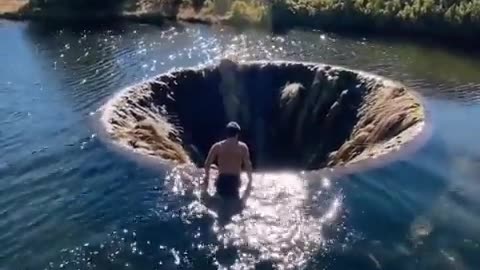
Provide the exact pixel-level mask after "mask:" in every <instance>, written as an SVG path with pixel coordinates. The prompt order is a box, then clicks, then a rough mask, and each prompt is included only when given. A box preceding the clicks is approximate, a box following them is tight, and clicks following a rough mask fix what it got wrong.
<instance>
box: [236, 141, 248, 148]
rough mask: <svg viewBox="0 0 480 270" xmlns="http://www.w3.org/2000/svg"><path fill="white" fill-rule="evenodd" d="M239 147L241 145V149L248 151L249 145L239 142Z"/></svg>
mask: <svg viewBox="0 0 480 270" xmlns="http://www.w3.org/2000/svg"><path fill="white" fill-rule="evenodd" d="M238 145H239V146H240V148H242V149H248V146H247V144H246V143H244V142H238Z"/></svg>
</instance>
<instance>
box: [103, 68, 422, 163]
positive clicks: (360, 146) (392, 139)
mask: <svg viewBox="0 0 480 270" xmlns="http://www.w3.org/2000/svg"><path fill="white" fill-rule="evenodd" d="M103 120H104V121H103V122H104V123H105V125H106V128H107V131H108V132H109V133H110V134H111V135H112V137H113V138H114V139H115V140H116V141H117V142H119V143H120V144H123V145H124V146H127V147H128V148H130V149H133V150H135V151H137V152H140V153H142V154H146V155H149V156H157V157H161V158H163V159H166V160H172V161H175V162H177V163H189V162H191V163H193V164H196V165H197V166H200V167H201V166H202V165H203V162H204V160H205V157H206V155H207V153H208V150H209V148H210V147H211V146H212V145H213V144H214V143H215V142H217V141H219V140H222V139H223V138H224V137H225V136H224V135H225V134H224V129H225V125H226V124H227V123H228V122H229V121H236V122H238V123H239V124H240V125H241V127H242V132H241V140H243V141H245V142H246V143H247V144H248V145H249V148H250V151H251V156H252V160H253V163H254V166H255V167H256V168H257V169H265V170H272V169H280V168H281V169H285V168H288V169H302V170H303V169H308V170H314V169H319V168H323V167H326V166H336V165H345V164H349V163H353V162H356V161H359V160H364V159H368V158H376V157H379V156H382V155H384V154H386V153H388V152H390V151H392V150H393V149H398V148H399V147H400V146H401V145H403V144H404V143H406V142H408V141H410V140H411V139H413V138H414V137H415V136H416V135H418V134H419V132H420V131H421V130H422V127H423V121H424V110H423V107H422V105H421V103H420V102H419V101H418V99H417V98H416V96H415V95H413V94H412V93H411V92H410V91H409V90H408V89H406V88H405V87H404V86H403V85H401V84H399V83H396V82H392V81H390V80H387V79H384V78H380V77H377V76H374V75H371V74H367V73H363V72H357V71H352V70H349V69H345V68H341V67H331V66H328V65H321V64H309V63H299V62H247V63H236V62H233V61H230V60H224V61H221V62H220V63H219V64H217V65H214V66H208V67H202V68H195V69H181V70H176V71H172V72H169V73H165V74H161V75H159V76H157V77H155V78H153V79H151V80H149V81H147V82H144V83H141V84H138V85H135V86H132V87H130V88H128V89H127V90H126V91H124V92H122V93H121V95H119V96H117V97H115V98H114V99H113V100H111V101H110V102H109V103H108V104H107V106H106V109H105V111H104V115H103Z"/></svg>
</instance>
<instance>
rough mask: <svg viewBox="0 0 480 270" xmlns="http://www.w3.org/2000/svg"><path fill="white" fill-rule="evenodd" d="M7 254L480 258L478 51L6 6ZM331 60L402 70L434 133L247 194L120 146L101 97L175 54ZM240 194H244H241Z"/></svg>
mask: <svg viewBox="0 0 480 270" xmlns="http://www.w3.org/2000/svg"><path fill="white" fill-rule="evenodd" d="M0 37H1V39H0V40H1V41H0V63H1V65H0V153H1V155H0V244H1V245H0V246H1V247H2V248H1V250H0V269H224V268H227V269H228V268H232V269H248V268H256V269H271V268H278V269H299V268H306V269H357V270H360V269H389V270H390V269H478V268H479V267H480V258H479V256H478V254H480V197H479V196H478V194H480V183H479V181H480V179H479V178H478V175H480V174H479V173H480V154H479V153H480V143H479V141H478V139H477V138H478V134H479V131H480V125H479V124H478V123H477V121H476V119H477V117H478V116H480V61H479V59H480V57H479V56H478V55H475V54H471V53H470V54H466V53H461V52H457V51H448V50H446V49H442V48H435V47H431V46H430V47H427V46H426V45H418V44H415V43H411V42H406V41H385V40H380V39H373V38H358V37H355V38H353V37H341V36H335V35H332V34H326V33H322V32H305V31H300V30H295V31H291V32H289V33H286V34H284V35H273V34H270V33H266V32H261V31H256V30H248V31H246V32H240V31H236V30H233V29H228V28H221V27H207V26H199V25H177V24H175V25H166V26H162V27H157V26H148V25H139V24H118V25H114V26H102V27H90V26H75V27H72V26H70V27H64V26H57V25H40V24H36V23H27V22H24V23H23V22H8V21H0ZM224 55H235V56H236V57H238V58H240V59H289V60H305V61H314V62H326V63H330V64H337V65H343V66H348V67H351V68H356V69H362V70H367V71H370V72H373V73H377V74H380V75H384V76H388V77H390V78H393V79H396V80H400V81H402V82H403V83H405V84H406V85H408V86H410V87H412V88H413V89H415V90H416V91H418V92H419V93H421V94H422V95H423V96H424V98H425V103H426V106H427V108H428V112H429V120H430V122H431V126H432V136H431V138H430V139H429V140H428V141H427V142H426V144H425V145H424V146H423V147H421V148H420V149H419V150H418V151H417V152H415V153H410V154H408V155H405V156H402V157H401V159H400V160H398V161H395V162H393V163H389V164H386V165H385V166H384V167H382V168H377V169H372V170H368V171H364V172H362V173H357V174H353V175H350V176H343V177H340V178H338V179H327V178H325V177H323V176H321V175H316V174H311V173H308V172H306V173H299V172H295V171H292V172H287V173H265V174H263V173H262V174H256V175H255V183H254V190H253V193H252V195H251V197H249V198H248V200H247V206H246V207H245V209H230V208H232V207H233V206H229V205H216V206H217V207H216V208H215V207H212V209H210V210H209V209H208V208H205V204H204V203H203V202H201V201H199V200H198V198H197V193H196V191H195V190H196V189H195V187H193V186H192V185H193V184H192V183H195V181H196V180H195V179H196V178H195V177H196V176H195V175H193V182H191V181H186V180H185V179H189V178H188V177H180V176H181V174H182V173H181V172H178V171H173V172H172V171H171V170H170V169H169V168H163V167H162V168H160V167H152V166H150V165H147V164H143V163H142V162H139V161H136V160H135V159H132V158H131V157H128V156H126V155H123V154H121V153H119V152H117V151H113V150H112V149H111V148H110V147H109V146H108V144H105V142H103V141H101V140H100V139H99V136H98V135H97V133H98V129H97V127H96V119H97V117H98V113H97V112H96V111H97V109H98V108H99V107H100V106H101V105H103V104H104V103H105V101H106V100H108V98H109V97H111V96H112V95H113V94H115V93H117V92H118V91H119V90H121V89H122V88H123V87H126V86H128V85H130V84H133V83H135V82H139V81H141V80H143V79H146V78H148V77H150V76H153V75H155V74H158V73H161V72H163V71H166V70H169V69H170V68H173V67H185V66H193V65H197V64H202V63H211V62H213V61H215V60H216V59H219V58H220V57H222V56H224ZM233 208H234V207H233Z"/></svg>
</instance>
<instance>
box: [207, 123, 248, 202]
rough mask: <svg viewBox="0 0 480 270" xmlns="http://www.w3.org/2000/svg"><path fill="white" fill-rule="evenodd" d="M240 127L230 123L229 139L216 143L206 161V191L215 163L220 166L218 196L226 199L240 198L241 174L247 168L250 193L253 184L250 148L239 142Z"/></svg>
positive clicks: (227, 131)
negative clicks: (211, 169)
mask: <svg viewBox="0 0 480 270" xmlns="http://www.w3.org/2000/svg"><path fill="white" fill-rule="evenodd" d="M240 131H241V129H240V125H238V123H236V122H230V123H228V124H227V126H226V133H227V138H226V139H225V140H223V141H220V142H217V143H215V144H214V145H213V146H212V147H211V148H210V151H209V153H208V156H207V159H206V161H205V178H204V181H203V185H204V191H206V190H207V188H208V183H209V179H210V168H211V166H212V164H213V163H214V162H216V163H217V165H218V177H217V179H216V181H215V186H216V188H217V194H218V195H220V196H221V197H224V198H228V197H230V198H232V197H233V198H238V197H239V190H240V186H241V180H240V174H241V172H242V168H245V171H246V172H247V176H248V185H247V189H246V190H247V191H246V192H248V191H249V190H250V188H251V184H252V162H251V160H250V151H249V149H248V146H247V145H246V144H245V143H244V142H241V141H240V140H239V135H240Z"/></svg>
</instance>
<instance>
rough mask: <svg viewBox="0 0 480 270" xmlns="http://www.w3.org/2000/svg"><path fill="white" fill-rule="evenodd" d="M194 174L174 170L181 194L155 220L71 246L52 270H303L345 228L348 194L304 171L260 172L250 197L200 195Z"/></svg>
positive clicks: (174, 187) (175, 188)
mask: <svg viewBox="0 0 480 270" xmlns="http://www.w3.org/2000/svg"><path fill="white" fill-rule="evenodd" d="M195 174H196V172H191V171H186V170H184V169H178V168H176V169H174V170H173V171H172V173H171V174H169V176H168V177H167V181H166V183H165V186H166V187H167V188H168V189H169V190H171V192H172V194H176V195H175V197H176V198H173V197H172V198H171V202H172V203H170V204H165V203H163V204H162V206H161V207H159V208H160V211H158V210H157V211H156V213H157V217H156V218H155V219H149V220H146V221H144V222H139V223H137V224H136V225H135V226H134V227H133V228H124V229H120V230H118V231H114V232H112V233H111V234H109V236H108V237H107V238H106V240H104V241H102V242H100V243H86V244H85V245H83V246H79V247H77V248H74V249H71V250H64V251H63V252H62V254H61V256H60V259H59V260H58V261H56V262H52V263H51V264H50V265H49V268H48V269H77V268H78V269H90V268H95V269H114V268H115V267H119V268H124V267H133V268H134V269H166V268H167V269H168V268H170V267H174V268H176V267H181V268H184V269H217V268H218V269H224V268H229V269H250V268H252V267H258V268H259V269H263V268H265V267H266V269H268V268H269V267H275V268H277V269H298V268H301V267H302V266H304V265H306V264H307V262H308V261H309V260H310V259H311V257H312V256H314V255H316V254H318V252H322V251H321V249H326V248H327V247H328V245H329V243H331V242H332V241H335V240H334V239H335V237H336V234H338V228H341V227H342V221H341V219H342V217H341V212H342V199H341V194H340V192H339V191H337V190H335V188H334V185H333V184H332V185H323V186H322V187H321V188H320V189H319V190H316V191H315V192H312V190H310V189H309V185H308V181H307V178H306V177H305V175H300V174H294V173H266V174H256V175H255V176H254V184H253V189H252V192H251V193H249V195H248V200H222V199H220V198H217V197H211V196H207V197H205V196H203V197H202V199H200V192H199V182H198V179H197V178H196V177H192V175H195ZM243 180H245V179H243ZM244 182H245V181H244ZM170 196H171V195H170ZM243 199H246V198H243ZM179 200H180V201H182V203H181V204H179V203H178V201H179ZM311 202H313V203H314V204H316V205H317V206H318V207H313V206H312V205H311ZM307 205H308V207H307ZM312 208H313V209H315V211H311V209H312ZM164 215H166V216H168V217H167V218H166V219H163V218H161V217H162V216H164ZM329 227H330V228H329ZM332 228H334V229H333V230H332ZM158 230H160V231H162V234H163V235H165V234H167V235H170V237H169V238H165V237H162V236H160V235H159V232H158ZM112 267H113V268H112ZM142 267H143V268H142ZM152 267H153V268H152ZM115 269H116V268H115Z"/></svg>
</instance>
